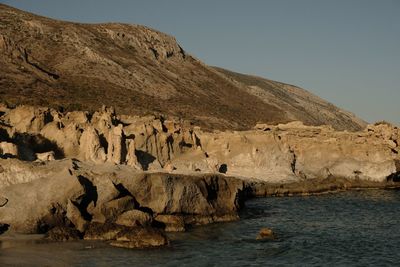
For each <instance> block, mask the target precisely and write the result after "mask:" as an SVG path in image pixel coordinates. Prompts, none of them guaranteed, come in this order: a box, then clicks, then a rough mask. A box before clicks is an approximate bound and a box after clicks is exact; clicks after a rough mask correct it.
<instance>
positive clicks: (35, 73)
mask: <svg viewBox="0 0 400 267" xmlns="http://www.w3.org/2000/svg"><path fill="white" fill-rule="evenodd" d="M0 53H1V55H2V56H1V57H0V64H1V66H2V68H1V70H0V100H1V101H3V102H4V101H7V102H8V103H10V104H31V105H38V106H52V107H56V106H61V107H63V108H66V109H68V110H75V109H82V110H91V111H95V110H98V109H99V108H100V107H101V105H103V104H104V105H107V106H114V107H115V108H116V109H117V110H118V111H119V112H120V113H121V114H131V115H133V114H135V115H141V116H143V115H148V114H163V115H168V116H172V117H180V118H184V119H185V120H191V121H192V122H194V123H195V124H196V125H200V126H202V127H203V128H204V129H206V128H208V129H249V128H251V127H252V126H254V125H255V124H256V123H257V122H263V123H283V122H289V121H292V120H301V121H304V122H305V123H306V124H312V125H320V124H330V125H332V126H333V127H334V128H336V129H348V130H359V129H361V128H362V127H364V126H365V123H364V122H362V121H361V120H359V119H357V118H356V117H355V116H352V115H350V114H349V113H346V112H344V111H342V110H340V109H338V108H336V107H334V106H333V105H331V104H329V103H327V102H325V101H322V100H317V98H316V97H315V96H313V95H312V94H310V93H308V92H306V91H305V90H302V89H300V88H297V87H290V86H289V87H288V86H286V85H282V84H280V85H279V86H277V84H278V83H274V84H273V86H272V87H271V86H265V83H264V82H260V81H258V82H257V83H253V82H251V83H248V82H245V81H243V79H242V78H240V77H239V76H235V77H233V75H232V73H230V72H227V71H221V70H216V69H214V68H210V67H208V66H206V65H205V64H203V63H202V62H200V61H199V60H197V59H196V58H194V57H192V56H191V55H189V54H187V53H186V52H185V51H184V50H183V49H182V48H181V47H180V46H179V44H178V43H177V42H176V40H175V39H174V38H173V37H171V36H169V35H166V34H163V33H161V32H158V31H155V30H152V29H149V28H147V27H144V26H138V25H126V24H116V23H108V24H96V25H90V24H80V23H69V22H62V21H57V20H52V19H48V18H43V17H39V16H35V15H33V14H29V13H26V12H22V11H20V10H17V9H14V8H11V7H8V6H5V5H1V4H0ZM315 109H318V114H319V115H316V112H315Z"/></svg>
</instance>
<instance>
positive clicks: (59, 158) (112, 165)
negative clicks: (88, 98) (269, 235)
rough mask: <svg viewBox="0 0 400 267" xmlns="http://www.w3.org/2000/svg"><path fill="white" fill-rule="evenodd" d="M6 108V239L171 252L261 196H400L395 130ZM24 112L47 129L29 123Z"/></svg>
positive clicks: (0, 202) (0, 128)
mask: <svg viewBox="0 0 400 267" xmlns="http://www.w3.org/2000/svg"><path fill="white" fill-rule="evenodd" d="M4 110H5V111H4V114H3V115H2V116H1V117H0V120H1V121H2V123H0V133H1V134H0V138H1V140H0V141H1V143H0V147H3V148H2V149H3V150H2V151H0V152H2V153H3V154H2V159H0V224H1V225H2V226H4V227H2V229H3V230H2V231H14V232H19V233H47V232H49V231H50V232H49V233H48V237H49V238H53V239H56V240H69V239H75V238H77V235H78V236H79V237H80V238H82V237H84V238H86V239H100V240H110V241H112V244H113V245H115V246H122V247H131V248H134V247H147V246H158V245H162V244H166V243H167V241H166V240H165V239H164V236H163V234H162V233H161V232H159V230H160V231H184V230H185V229H186V228H187V226H190V225H202V224H208V223H213V222H224V221H232V220H237V219H238V218H239V217H238V213H237V212H238V210H239V209H240V208H241V207H242V206H243V203H244V200H245V199H246V198H247V197H250V196H268V195H276V196H278V195H294V194H301V195H306V194H314V193H322V192H327V191H338V190H346V189H351V188H365V187H378V188H379V187H382V188H386V187H398V186H399V185H398V182H399V181H400V158H399V145H398V144H399V142H400V138H399V137H400V131H399V129H398V128H397V127H393V126H391V125H388V124H376V125H369V126H368V127H367V128H366V129H365V130H364V131H361V132H346V131H343V132H340V131H335V130H333V128H332V127H329V126H318V127H316V126H304V125H303V124H302V123H301V122H292V123H289V124H279V125H276V126H272V125H265V124H259V125H257V126H256V128H255V129H254V130H249V131H242V132H236V131H235V132H229V131H227V132H220V131H215V132H204V131H202V130H201V129H200V128H199V127H194V126H192V125H190V124H187V123H186V122H173V121H168V120H164V119H163V118H155V117H152V116H149V117H131V116H119V115H117V114H116V113H115V111H114V110H113V109H112V108H106V107H103V108H102V109H101V110H100V111H97V112H95V113H93V114H92V113H89V112H69V113H61V112H57V111H55V110H53V109H46V108H41V109H38V110H33V111H32V109H30V108H27V107H24V108H22V109H21V110H22V111H21V112H22V115H21V118H20V117H18V116H19V115H18V112H16V110H17V111H18V110H19V108H15V109H12V108H7V109H4ZM25 113H27V114H30V115H29V116H30V117H29V118H30V121H31V122H32V121H37V122H38V123H36V124H35V125H34V126H33V125H32V124H27V122H26V121H25V120H24V119H23V117H24V116H26V115H24V114H25ZM44 113H45V114H50V115H51V118H52V119H48V120H46V119H43V118H46V116H47V115H46V116H45V115H44ZM10 114H11V115H10ZM32 114H33V115H32ZM31 115H32V116H33V117H32V116H31ZM36 116H38V117H37V118H36ZM10 118H19V119H10ZM14 121H15V122H16V124H17V126H15V125H13V124H12V122H14ZM21 130H26V132H21ZM1 144H3V145H1ZM8 146H10V147H11V148H12V149H13V150H14V151H11V150H12V149H9V150H7V149H8V148H7V147H8ZM6 148H7V149H6ZM6 151H11V152H12V153H10V152H7V153H6ZM10 154H15V155H12V156H10ZM233 177H238V178H233ZM149 227H153V228H155V229H157V230H149V229H148V228H149ZM52 229H54V230H52ZM143 229H145V230H143ZM76 233H77V235H76ZM135 235H136V236H141V237H140V238H137V239H135V237H134V236H135Z"/></svg>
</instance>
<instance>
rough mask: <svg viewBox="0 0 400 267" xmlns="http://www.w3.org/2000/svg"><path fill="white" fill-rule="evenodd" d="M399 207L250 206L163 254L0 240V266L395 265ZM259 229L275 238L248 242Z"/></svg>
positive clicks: (300, 202) (388, 195) (306, 202)
mask: <svg viewBox="0 0 400 267" xmlns="http://www.w3.org/2000/svg"><path fill="white" fill-rule="evenodd" d="M399 207H400V191H395V190H367V191H359V192H354V191H353V192H344V193H338V194H329V195H322V196H311V197H281V198H263V199H255V200H251V201H248V202H247V206H246V209H245V210H244V211H243V212H242V214H241V217H242V219H241V220H240V221H238V222H231V223H223V224H214V225H209V226H204V227H197V228H194V229H191V230H190V231H188V232H186V233H179V234H172V235H170V238H171V239H172V244H171V246H170V247H167V248H160V249H150V250H128V249H117V248H113V247H110V246H108V245H106V244H104V243H101V242H69V243H41V242H39V243H38V242H37V241H29V242H27V241H15V240H13V241H3V242H2V243H0V245H1V247H2V248H1V249H0V266H7V265H12V266H14V265H17V266H18V264H20V266H29V265H31V266H230V267H231V266H265V265H271V266H321V265H324V266H397V265H399V264H400V225H399V223H400V210H399ZM261 227H270V228H272V229H274V230H275V232H276V233H277V235H278V239H277V240H274V241H258V240H256V236H257V233H258V231H259V229H260V228H261Z"/></svg>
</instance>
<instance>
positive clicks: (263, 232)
mask: <svg viewBox="0 0 400 267" xmlns="http://www.w3.org/2000/svg"><path fill="white" fill-rule="evenodd" d="M256 239H257V240H263V239H275V233H274V232H273V231H272V229H270V228H266V227H265V228H261V229H260V232H259V233H258V235H257V237H256Z"/></svg>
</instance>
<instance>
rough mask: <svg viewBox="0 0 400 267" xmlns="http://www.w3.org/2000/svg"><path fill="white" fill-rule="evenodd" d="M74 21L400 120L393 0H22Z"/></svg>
mask: <svg viewBox="0 0 400 267" xmlns="http://www.w3.org/2000/svg"><path fill="white" fill-rule="evenodd" d="M0 2H1V3H5V4H9V5H11V6H14V7H17V8H20V9H23V10H27V11H30V12H34V13H37V14H40V15H44V16H48V17H52V18H57V19H63V20H70V21H79V22H110V21H112V22H125V23H135V24H143V25H146V26H150V27H152V28H155V29H158V30H160V31H163V32H166V33H169V34H172V35H174V36H175V37H176V38H177V40H178V42H179V43H180V44H181V45H182V46H183V48H184V49H185V50H186V51H188V52H189V53H191V54H193V55H195V56H196V57H198V58H199V59H201V60H203V61H204V62H205V63H207V64H209V65H215V66H220V67H224V68H228V69H231V70H234V71H238V72H243V73H249V74H255V75H259V76H263V77H267V78H270V79H274V80H278V81H282V82H287V83H290V84H295V85H298V86H301V87H303V88H305V89H308V90H309V91H311V92H313V93H315V94H317V95H319V96H321V97H322V98H325V99H327V100H328V101H330V102H332V103H334V104H336V105H338V106H340V107H342V108H345V109H347V110H349V111H352V112H354V113H356V114H357V115H358V116H360V117H361V118H363V119H365V120H367V121H370V122H371V121H376V120H382V119H386V120H389V121H392V122H395V123H397V124H399V123H400V0H375V1H372V0H330V1H328V0H264V1H262V0H259V1H257V0H248V1H244V0H242V1H236V0H225V1H223V0H220V1H218V0H202V1H199V0H197V1H196V0H168V1H167V0H159V1H154V0H143V1H128V0H125V1H124V0H113V1H104V0H91V1H89V0H87V1H85V0H80V1H78V0H68V1H57V0H35V1H33V0H20V1H17V0H16V1H4V0H0Z"/></svg>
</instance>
